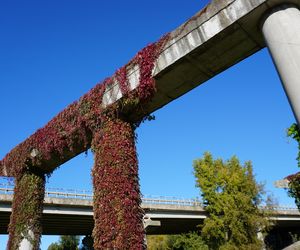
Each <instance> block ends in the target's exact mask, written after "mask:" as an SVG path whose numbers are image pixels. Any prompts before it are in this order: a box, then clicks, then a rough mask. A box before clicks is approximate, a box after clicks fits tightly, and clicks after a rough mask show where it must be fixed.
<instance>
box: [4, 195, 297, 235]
mask: <svg viewBox="0 0 300 250" xmlns="http://www.w3.org/2000/svg"><path fill="white" fill-rule="evenodd" d="M11 201H12V196H11V195H0V234H5V233H6V232H7V225H8V223H9V216H10V213H11ZM142 208H143V209H144V210H145V217H146V218H148V219H150V220H151V221H152V224H149V225H147V228H146V232H147V234H173V233H184V232H189V231H191V230H195V229H196V228H197V225H199V224H200V223H201V222H202V221H203V219H205V218H206V216H207V213H206V212H205V211H204V210H203V208H202V207H201V206H199V205H196V206H186V205H185V206H183V205H173V204H167V205H166V204H148V203H143V204H142ZM272 219H273V220H274V221H277V227H278V228H287V229H291V228H299V227H300V213H299V211H298V210H296V209H294V210H293V209H291V210H283V209H282V210H278V211H276V212H275V214H274V216H273V218H272ZM158 224H160V226H157V225H158ZM42 225H43V234H44V235H47V234H49V235H57V234H58V235H64V234H67V235H68V234H70V235H86V234H90V233H91V232H92V228H93V225H94V222H93V209H92V201H91V200H82V199H61V198H45V202H44V211H43V217H42Z"/></svg>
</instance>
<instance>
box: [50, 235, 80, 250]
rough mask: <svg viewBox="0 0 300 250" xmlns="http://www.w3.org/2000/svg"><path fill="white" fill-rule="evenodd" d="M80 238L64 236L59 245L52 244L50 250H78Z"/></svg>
mask: <svg viewBox="0 0 300 250" xmlns="http://www.w3.org/2000/svg"><path fill="white" fill-rule="evenodd" d="M78 245H79V236H74V235H62V236H60V238H59V241H58V243H52V244H51V245H50V246H49V247H48V250H78Z"/></svg>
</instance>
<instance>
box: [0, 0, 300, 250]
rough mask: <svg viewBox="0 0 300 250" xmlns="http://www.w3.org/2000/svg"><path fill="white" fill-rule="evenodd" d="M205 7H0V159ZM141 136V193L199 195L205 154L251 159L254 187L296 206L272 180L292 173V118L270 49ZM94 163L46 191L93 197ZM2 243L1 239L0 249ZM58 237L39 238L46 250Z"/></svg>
mask: <svg viewBox="0 0 300 250" xmlns="http://www.w3.org/2000/svg"><path fill="white" fill-rule="evenodd" d="M206 3H207V1H206V0H205V1H201V0H198V1H196V0H185V1H179V0H172V1H170V0H165V1H160V0H152V1H137V0H131V1H120V0H119V1H116V0H110V1H99V0H98V1H96V0H88V1H83V0H81V1H80V0H51V1H47V0H45V1H33V0H27V1H21V0H12V1H2V4H1V8H0V23H1V25H0V32H1V33H0V34H1V39H0V93H1V98H0V110H1V122H0V142H1V146H0V158H3V157H4V156H5V154H6V153H7V152H9V150H11V149H12V148H13V147H14V146H16V145H17V144H18V143H20V142H22V141H23V140H24V139H26V138H27V137H28V136H29V135H31V134H32V133H34V132H35V130H37V129H38V128H40V127H42V126H44V125H45V123H47V121H49V120H50V119H51V118H52V117H53V116H55V115H56V114H57V113H58V112H59V111H61V110H62V109H64V107H66V106H67V105H68V104H69V103H71V102H73V101H74V100H77V99H78V98H79V97H80V96H81V95H83V94H84V93H86V92H87V91H88V90H89V89H91V88H92V87H93V86H94V85H95V84H96V83H97V82H99V81H101V80H102V79H103V78H105V77H107V76H110V75H111V74H112V73H113V72H114V71H115V70H116V69H117V68H119V67H120V66H122V65H124V64H125V63H126V62H128V61H129V59H130V58H132V57H133V56H134V55H135V53H136V52H137V51H138V50H139V49H141V48H142V47H144V46H145V45H147V44H148V43H150V42H153V41H155V40H157V39H158V38H159V37H160V36H161V35H163V34H164V33H166V32H168V31H171V30H173V29H175V28H176V27H177V26H179V25H180V24H182V23H183V22H184V21H186V20H187V19H188V18H189V17H191V16H192V15H194V14H195V13H196V12H197V11H198V10H200V9H201V8H202V7H203V6H204V5H206ZM155 116H156V120H155V121H151V122H147V123H145V124H143V125H142V126H141V127H140V128H139V129H138V130H137V132H138V144H137V149H138V155H139V163H140V184H141V190H142V193H143V194H145V195H159V196H160V195H161V196H177V197H185V198H190V197H196V196H198V197H199V196H200V195H199V190H198V189H197V188H195V181H194V177H193V174H192V162H193V160H194V159H197V158H199V157H201V156H202V155H203V153H204V152H205V151H210V152H211V153H212V154H213V155H214V156H215V157H222V158H224V159H228V158H229V157H231V156H232V155H236V156H238V157H239V158H240V160H241V161H242V162H244V161H246V160H251V161H252V162H253V167H254V171H255V173H256V178H257V181H260V182H261V181H262V182H265V183H266V189H267V190H268V191H270V192H272V193H273V194H274V196H275V197H276V198H277V199H278V201H279V203H280V204H293V201H292V200H291V199H289V198H288V197H287V195H286V192H285V191H284V190H280V189H276V188H274V186H273V182H274V181H275V180H278V179H281V178H283V177H285V176H287V175H289V174H291V173H293V172H296V171H297V168H296V166H297V163H296V160H295V158H296V152H297V147H296V144H295V142H293V141H291V140H290V139H288V138H287V137H286V128H287V127H289V126H290V125H291V124H292V123H293V122H294V121H295V119H294V117H293V114H292V111H291V109H290V107H289V104H288V101H287V98H286V96H285V94H284V92H283V89H282V87H281V83H280V81H279V78H278V76H277V73H276V71H275V68H274V66H273V64H272V61H271V58H270V56H269V54H268V51H267V50H266V49H264V50H262V51H260V52H258V53H257V54H255V55H253V56H252V57H250V58H248V59H246V60H244V61H243V62H241V63H239V64H238V65H236V66H234V67H232V68H230V69H229V70H227V71H225V72H223V73H222V74H220V75H218V76H216V77H215V78H213V79H211V80H210V81H208V82H207V83H205V84H203V85H201V86H199V87H198V88H196V89H195V90H193V91H191V92H189V93H188V94H186V95H185V96H183V97H181V98H179V99H177V100H175V101H173V102H172V103H170V104H169V105H167V106H166V107H164V108H163V109H161V110H159V111H157V112H155ZM92 165H93V156H92V154H91V153H90V152H89V154H88V156H84V155H80V156H78V157H76V158H74V159H73V160H71V161H70V162H68V163H66V164H64V165H62V166H61V167H60V168H59V169H58V170H57V171H56V172H54V174H53V175H52V177H51V178H50V179H48V181H47V186H48V187H57V188H69V189H88V190H91V189H92V186H91V176H90V170H91V167H92ZM6 240H7V237H6V236H0V249H4V246H5V244H6ZM53 240H56V238H49V237H43V243H42V249H43V250H44V249H47V246H48V244H49V242H51V241H53Z"/></svg>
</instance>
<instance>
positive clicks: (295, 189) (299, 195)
mask: <svg viewBox="0 0 300 250" xmlns="http://www.w3.org/2000/svg"><path fill="white" fill-rule="evenodd" d="M287 135H288V136H289V137H292V138H293V139H294V140H295V141H296V142H297V143H298V154H297V158H296V160H297V162H298V167H300V130H299V127H298V125H297V124H296V123H294V124H292V125H291V126H290V127H289V128H288V131H287ZM286 178H287V179H288V180H289V189H288V194H289V196H290V197H292V198H294V199H295V203H296V205H297V207H298V209H300V172H298V173H296V174H292V175H289V176H288V177H286Z"/></svg>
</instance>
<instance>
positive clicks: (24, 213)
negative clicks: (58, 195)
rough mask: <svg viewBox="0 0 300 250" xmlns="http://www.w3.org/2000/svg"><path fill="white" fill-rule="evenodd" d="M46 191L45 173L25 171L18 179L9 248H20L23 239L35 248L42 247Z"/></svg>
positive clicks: (13, 249)
mask: <svg viewBox="0 0 300 250" xmlns="http://www.w3.org/2000/svg"><path fill="white" fill-rule="evenodd" d="M44 192H45V176H44V175H43V174H40V173H32V172H25V173H23V175H22V176H20V177H19V178H17V179H16V183H15V188H14V194H15V195H14V198H13V207H12V214H11V218H10V224H9V228H8V231H9V241H8V245H7V249H8V250H15V249H19V245H20V243H21V242H22V240H23V239H26V240H28V241H29V242H30V243H31V244H32V247H33V248H32V249H33V250H38V249H40V248H39V246H40V238H41V233H42V226H41V217H42V212H43V201H44Z"/></svg>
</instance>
